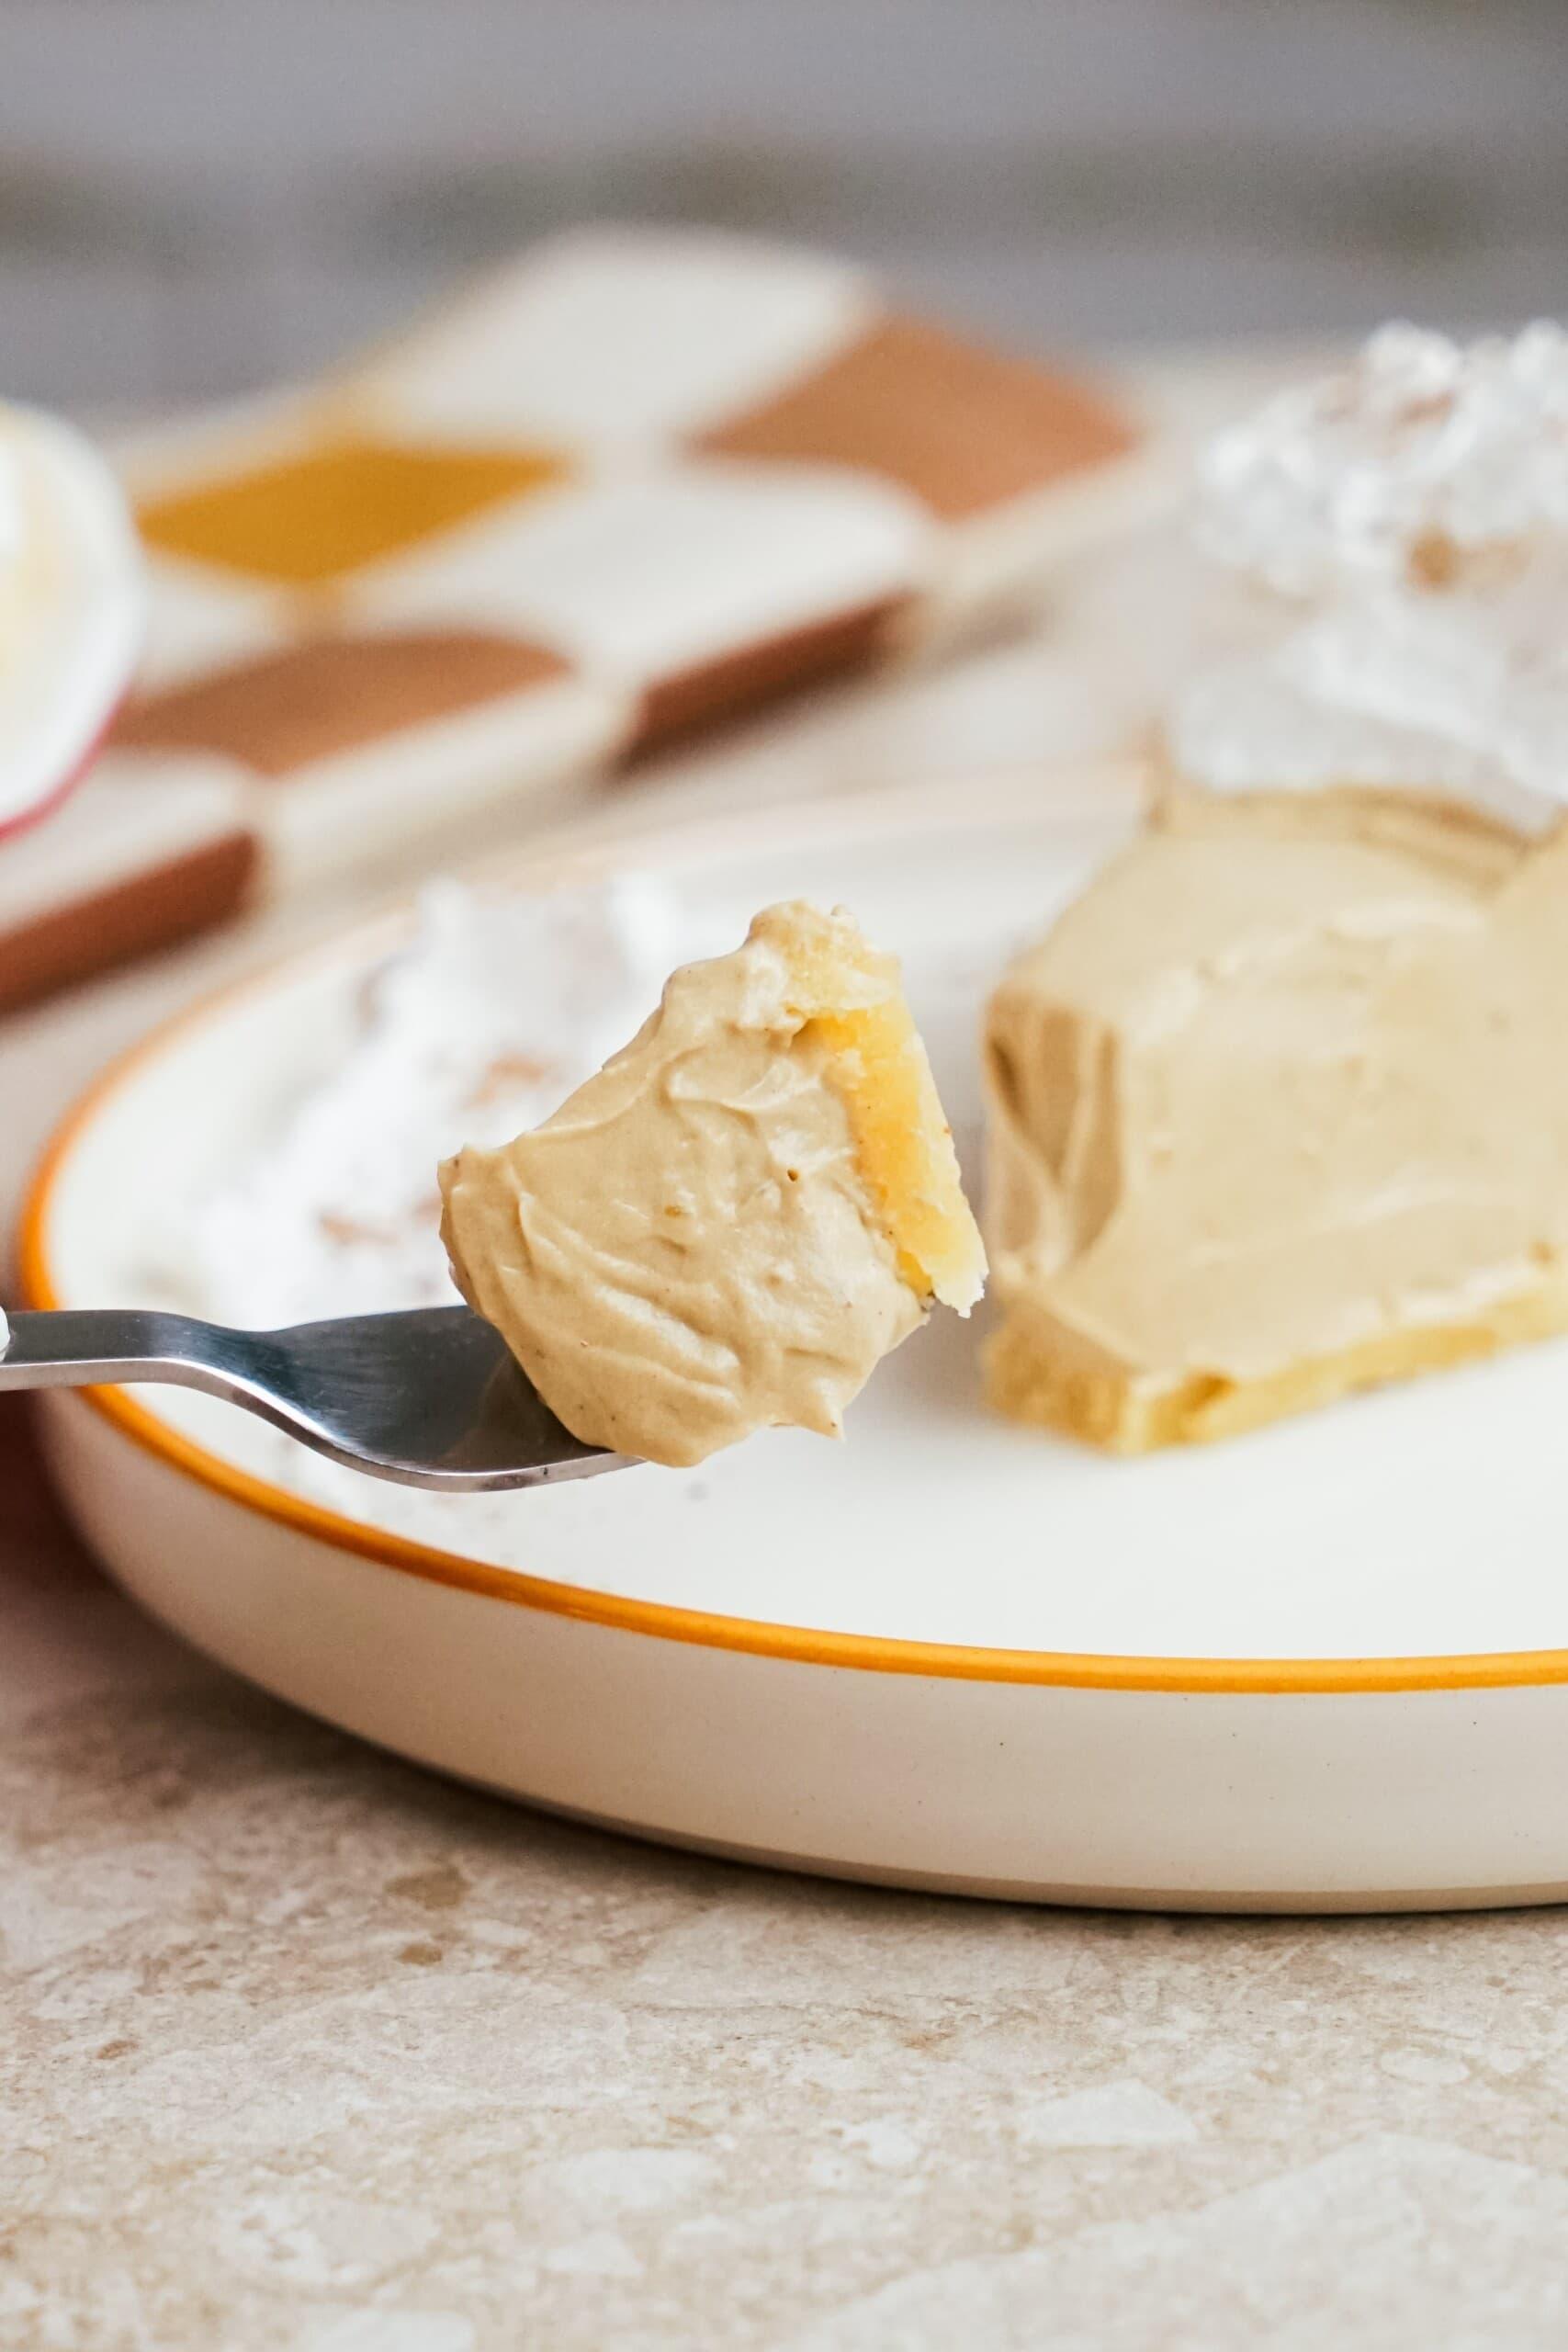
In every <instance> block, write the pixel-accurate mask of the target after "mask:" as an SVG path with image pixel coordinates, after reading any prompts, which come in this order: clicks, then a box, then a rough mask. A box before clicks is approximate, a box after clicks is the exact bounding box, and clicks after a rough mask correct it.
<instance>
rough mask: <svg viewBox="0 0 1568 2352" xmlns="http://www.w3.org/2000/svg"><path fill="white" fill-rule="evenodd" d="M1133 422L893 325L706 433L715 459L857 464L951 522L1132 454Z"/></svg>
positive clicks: (926, 332) (1006, 362)
mask: <svg viewBox="0 0 1568 2352" xmlns="http://www.w3.org/2000/svg"><path fill="white" fill-rule="evenodd" d="M1135 440H1136V435H1135V434H1134V430H1133V427H1132V425H1131V424H1129V423H1128V421H1127V420H1126V419H1125V418H1124V417H1122V415H1121V414H1120V413H1118V412H1117V410H1116V409H1115V408H1114V407H1113V406H1112V404H1111V402H1110V401H1107V400H1105V399H1104V398H1103V397H1102V396H1101V395H1100V393H1099V392H1097V391H1094V390H1091V389H1090V388H1089V386H1087V385H1084V384H1079V383H1076V382H1074V381H1073V380H1072V379H1071V378H1069V377H1066V376H1058V375H1055V374H1053V373H1051V372H1048V371H1047V370H1046V369H1044V368H1037V367H1034V366H1032V365H1031V364H1030V363H1029V362H1027V361H1025V360H1019V359H1010V358H1007V357H1004V356H1001V355H1000V354H999V353H996V352H991V351H987V350H983V349H977V348H976V346H975V345H973V344H970V343H967V342H964V341H962V340H960V339H959V338H958V337H957V336H955V335H951V334H946V333H944V332H943V330H942V328H940V327H934V326H928V325H927V324H926V323H925V322H924V321H923V320H920V319H906V318H890V319H886V320H884V321H883V322H882V323H881V324H880V325H879V326H877V327H874V328H873V330H872V331H871V333H870V334H867V335H864V336H863V338H862V339H861V341H860V342H858V343H855V344H852V345H851V346H850V347H849V349H848V350H846V351H845V352H843V353H842V354H841V355H840V356H839V357H838V358H836V359H834V360H831V361H829V364H828V366H827V367H825V368H821V369H819V370H818V373H817V374H815V375H812V376H807V377H805V378H803V379H802V380H801V381H800V382H799V383H797V384H795V385H794V386H792V388H791V389H790V390H788V391H786V392H784V393H781V394H780V396H779V397H778V398H777V399H776V400H773V401H767V402H766V403H764V405H762V406H761V407H760V408H755V409H752V410H750V412H749V413H747V414H745V415H742V416H739V417H736V418H734V419H733V420H732V421H731V422H730V423H729V424H724V425H720V426H718V427H716V429H715V430H714V431H713V432H711V433H708V434H705V435H703V437H702V439H701V440H700V442H699V443H698V445H697V446H698V447H700V448H702V449H704V450H705V451H708V452H710V453H712V454H714V455H716V456H720V457H731V458H781V459H795V460H797V461H802V460H804V461H809V462H813V463H817V464H822V465H841V466H857V467H861V468H863V469H865V470H866V471H868V472H871V473H876V474H881V475H884V476H886V477H887V478H889V479H890V480H892V481H898V482H902V483H903V484H904V486H905V488H906V489H908V490H911V491H913V492H915V493H916V495H917V496H918V497H919V498H921V499H923V500H924V501H925V503H926V504H927V505H928V506H930V507H931V509H932V511H933V512H934V513H936V514H937V515H942V516H943V517H944V518H946V519H948V520H950V521H955V520H959V519H962V518H963V517H964V516H965V515H976V514H979V513H982V512H983V511H984V510H985V509H986V508H987V507H988V506H996V505H999V504H1001V503H1003V501H1005V500H1007V499H1010V498H1017V497H1020V496H1022V495H1023V494H1024V493H1026V492H1030V491H1032V490H1038V489H1040V488H1042V487H1043V485H1044V484H1046V483H1048V482H1051V481H1056V480H1058V479H1059V478H1060V477H1062V476H1064V475H1067V474H1071V473H1076V472H1077V471H1079V470H1081V469H1084V468H1086V467H1090V466H1097V465H1103V464H1105V463H1106V462H1108V461H1109V460H1110V459H1111V458H1119V457H1122V456H1124V455H1125V454H1126V453H1127V452H1128V451H1129V450H1130V449H1132V448H1133V447H1134V445H1135Z"/></svg>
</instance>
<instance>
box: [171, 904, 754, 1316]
mask: <svg viewBox="0 0 1568 2352" xmlns="http://www.w3.org/2000/svg"><path fill="white" fill-rule="evenodd" d="M710 944H716V942H715V941H714V940H713V939H712V936H711V933H708V932H707V931H706V930H705V928H704V926H703V925H702V924H700V923H698V922H694V920H693V919H692V918H691V917H690V916H689V915H688V914H687V913H686V912H685V911H684V910H682V909H681V908H680V907H679V906H678V905H677V903H676V901H675V899H674V898H673V896H672V894H671V892H670V891H669V890H668V889H667V888H665V887H664V886H663V885H662V884H660V883H659V882H657V881H654V880H652V879H649V878H647V877H632V878H629V879H620V880H616V881H615V882H614V883H612V884H609V885H607V886H605V887H604V888H599V889H594V890H587V891H573V892H570V893H567V894H562V895H560V896H555V897H550V896H543V897H532V896H530V897H509V898H503V899H479V898H477V897H476V896H475V895H474V894H473V893H472V892H470V891H468V890H467V889H465V888H461V887H460V886H458V885H457V884H453V883H444V884H440V885H437V886H435V887H434V888H431V889H430V890H429V891H428V892H427V893H426V894H425V897H424V899H423V903H422V906H421V910H420V914H419V920H418V924H417V928H416V930H415V933H414V935H413V936H412V939H411V940H410V942H409V943H408V944H407V945H406V946H404V947H403V948H401V949H400V951H399V952H397V953H396V954H394V955H392V956H389V959H388V960H387V961H386V963H384V964H383V965H382V966H381V967H379V969H378V971H377V972H376V973H375V974H374V975H373V977H372V978H371V979H370V980H369V982H368V983H367V987H366V989H365V992H364V995H363V998H362V1001H361V1002H360V1004H359V1006H358V1008H357V1013H356V1018H355V1028H354V1034H353V1035H352V1036H351V1038H350V1039H349V1041H348V1043H347V1045H346V1048H344V1047H343V1046H342V1045H341V1042H340V1041H338V1040H333V1041H331V1044H332V1048H333V1050H332V1052H331V1055H330V1058H329V1059H328V1062H327V1066H326V1067H325V1068H324V1069H323V1070H322V1073H321V1076H320V1077H319V1078H318V1079H317V1080H315V1081H314V1082H313V1083H311V1084H309V1085H307V1086H306V1087H305V1088H304V1089H303V1091H301V1092H300V1094H299V1097H298V1098H297V1100H295V1101H294V1102H293V1103H291V1104H290V1105H289V1106H288V1109H287V1111H286V1112H285V1114H284V1115H282V1116H281V1118H280V1119H279V1120H278V1121H277V1122H276V1125H275V1126H274V1127H273V1128H272V1129H271V1130H270V1131H269V1132H268V1133H267V1134H266V1135H265V1136H264V1137H263V1138H262V1139H261V1140H260V1142H259V1144H258V1145H257V1146H256V1147H255V1148H254V1149H253V1150H252V1152H251V1153H250V1154H249V1156H248V1157H247V1158H246V1159H244V1161H243V1164H242V1165H241V1166H240V1167H238V1168H237V1169H236V1170H234V1171H233V1173H232V1174H231V1176H229V1177H228V1178H227V1179H226V1180H224V1181H221V1182H218V1183H217V1184H215V1185H209V1186H206V1187H204V1188H202V1189H201V1190H200V1191H198V1193H197V1194H196V1196H195V1197H193V1198H190V1199H187V1200H184V1201H176V1202H174V1203H172V1204H171V1207H170V1213H169V1217H168V1222H167V1227H166V1231H165V1236H164V1239H163V1241H162V1242H161V1244H160V1245H159V1246H158V1248H157V1250H156V1251H155V1262H154V1264H153V1265H152V1266H151V1267H150V1268H149V1272H150V1275H151V1276H152V1279H153V1282H154V1283H155V1285H156V1288H157V1291H158V1293H159V1295H164V1296H166V1297H170V1298H172V1299H177V1300H179V1301H181V1302H183V1303H185V1304H186V1305H188V1306H189V1307H190V1308H191V1310H192V1311H193V1312H196V1313H199V1314H204V1315H208V1316H210V1317H214V1318H215V1319H216V1320H218V1321H220V1322H230V1323H237V1324H242V1325H252V1326H259V1327H265V1326H277V1325H281V1324H286V1323H290V1322H296V1321H305V1320H309V1319H312V1318H314V1317H325V1316H331V1315H353V1314H362V1313H368V1312H373V1311H375V1310H377V1309H381V1308H390V1307H398V1306H432V1305H439V1304H442V1303H444V1302H446V1301H449V1300H455V1299H456V1297H457V1292H456V1291H455V1289H454V1288H453V1286H452V1283H451V1278H450V1275H449V1273H448V1271H447V1265H446V1252H445V1250H443V1248H442V1245H441V1238H440V1232H439V1217H440V1201H439V1197H438V1194H437V1190H436V1182H435V1170H436V1166H437V1164H438V1162H439V1161H440V1160H441V1159H444V1158H446V1156H447V1155H448V1154H449V1153H451V1152H453V1151H456V1150H457V1148H459V1146H460V1145H462V1144H465V1143H476V1142H477V1143H481V1144H492V1145H496V1144H501V1143H502V1142H504V1141H505V1140H506V1139H507V1138H508V1137H510V1136H513V1135H515V1134H516V1133H517V1131H518V1130H519V1128H522V1127H527V1126H532V1125H536V1124H537V1123H538V1122H539V1121H540V1120H541V1119H544V1118H546V1117H547V1116H548V1115H549V1114H550V1113H551V1112H552V1111H554V1110H555V1109H556V1108H557V1107H558V1105H559V1104H560V1103H562V1102H563V1101H564V1100H565V1098H566V1096H567V1095H568V1094H569V1093H570V1091H572V1089H573V1088H574V1087H575V1086H577V1085H579V1084H580V1083H581V1080H583V1079H585V1078H587V1077H588V1076H589V1075H590V1074H591V1073H592V1071H593V1070H595V1069H598V1068H599V1067H600V1065H601V1063H603V1062H604V1060H605V1059H606V1058H607V1057H608V1056H609V1055H610V1054H611V1053H613V1052H614V1051H615V1049H616V1048H617V1047H618V1046H621V1045H623V1044H624V1043H625V1041H626V1036H627V1035H628V1033H629V1031H630V1030H632V1029H635V1028H636V1026H637V1023H638V1022H639V1021H641V1020H642V1018H643V1017H644V1015H645V1014H646V1013H647V1012H648V1010H649V1006H650V1005H652V1004H655V1003H657V1001H658V999H659V991H660V988H661V987H662V986H663V983H664V980H665V978H666V976H667V974H668V973H669V971H670V968H671V965H672V964H674V963H676V962H678V961H679V960H680V959H681V956H682V955H685V954H690V953H692V952H693V951H694V949H695V950H697V951H698V952H701V950H702V949H704V948H705V947H706V946H708V945H710Z"/></svg>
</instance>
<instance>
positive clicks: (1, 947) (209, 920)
mask: <svg viewBox="0 0 1568 2352" xmlns="http://www.w3.org/2000/svg"><path fill="white" fill-rule="evenodd" d="M259 854H260V853H259V847H258V844H257V842H256V840H255V837H254V834H252V833H250V832H247V831H240V830H236V831H234V832H232V833H228V834H224V835H222V836H220V838H218V839H216V840H208V841H204V842H201V843H200V844H199V845H198V846H196V847H193V848H192V849H191V850H189V851H188V852H187V853H186V854H184V855H178V856H174V857H169V858H165V859H164V860H162V861H160V862H159V863H157V864H155V865H149V866H147V867H145V868H144V869H142V870H141V871H138V872H132V873H129V874H126V875H124V876H119V877H118V878H117V879H115V880H113V881H111V882H108V883H106V884H105V885H103V886H102V887H101V888H96V889H89V890H87V891H85V892H84V894H83V895H82V896H81V897H79V898H73V899H71V898H68V899H62V900H61V901H60V902H58V903H57V904H54V905H52V906H49V907H46V908H44V909H42V910H40V911H39V913H37V914H35V915H31V916H25V917H23V918H22V919H21V920H19V921H13V922H10V923H9V924H7V925H6V926H5V927H4V928H0V1012H12V1011H14V1010H15V1009H16V1008H17V1006H19V1005H24V1004H32V1003H35V1002H36V1001H39V999H40V998H43V997H46V996H52V995H53V994H54V993H55V992H56V990H58V989H63V988H70V987H73V986H74V985H75V983H77V982H78V981H81V980H86V979H91V978H96V975H97V974H99V973H101V972H107V971H112V970H113V969H114V968H115V967H117V966H118V965H120V964H127V963H130V962H132V961H133V960H134V959H135V957H137V956H149V955H152V954H153V953H154V952H155V951H156V950H157V949H159V948H162V947H169V946H173V944H175V941H176V940H181V939H189V938H193V937H194V936H195V935H196V933H198V932H202V931H208V930H210V929H211V928H212V927H213V926H214V925H215V924H218V923H220V922H226V921H227V920H228V918H229V917H230V916H231V915H233V914H237V913H238V912H239V910H240V908H241V907H242V906H243V903H244V901H245V899H246V896H247V894H248V891H249V888H250V885H251V882H252V879H253V877H254V873H255V870H256V865H257V861H258V857H259Z"/></svg>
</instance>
